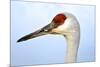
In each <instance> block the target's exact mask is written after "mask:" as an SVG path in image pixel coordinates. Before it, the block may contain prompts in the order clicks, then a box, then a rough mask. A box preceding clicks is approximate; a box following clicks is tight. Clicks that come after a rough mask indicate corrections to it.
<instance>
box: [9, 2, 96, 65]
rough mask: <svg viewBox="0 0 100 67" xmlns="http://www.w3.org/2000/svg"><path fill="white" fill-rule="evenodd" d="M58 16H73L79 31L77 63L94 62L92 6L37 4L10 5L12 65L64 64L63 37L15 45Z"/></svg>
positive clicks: (43, 38)
mask: <svg viewBox="0 0 100 67" xmlns="http://www.w3.org/2000/svg"><path fill="white" fill-rule="evenodd" d="M60 12H70V13H72V14H74V15H75V16H76V17H77V19H78V21H79V23H80V28H81V40H80V46H79V52H78V58H77V61H78V62H90V61H95V6H88V5H70V4H54V3H38V2H20V1H12V2H11V65H12V66H18V65H37V64H55V63H64V56H65V51H66V42H65V39H64V37H63V36H54V35H46V36H41V37H38V38H35V39H32V40H29V41H26V42H22V43H16V41H17V40H18V39H19V38H20V37H22V36H23V35H26V34H29V33H31V32H34V31H35V30H37V29H39V28H41V27H43V26H45V25H47V24H48V23H50V21H51V20H52V18H53V17H54V16H55V15H56V14H57V13H60Z"/></svg>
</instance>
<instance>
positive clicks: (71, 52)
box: [17, 12, 80, 63]
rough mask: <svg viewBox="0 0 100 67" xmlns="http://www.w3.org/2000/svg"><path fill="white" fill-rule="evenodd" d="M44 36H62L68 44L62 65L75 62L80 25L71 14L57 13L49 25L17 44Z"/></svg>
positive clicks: (23, 38)
mask: <svg viewBox="0 0 100 67" xmlns="http://www.w3.org/2000/svg"><path fill="white" fill-rule="evenodd" d="M46 34H54V35H57V34H58V35H63V36H64V37H65V39H66V41H67V44H68V45H67V46H68V47H67V48H66V49H67V52H66V53H67V54H66V56H65V59H64V60H65V61H64V63H74V62H77V53H78V47H79V41H80V25H79V23H78V20H77V19H76V17H75V16H74V15H73V14H71V13H67V12H63V13H58V14H57V15H55V17H54V18H53V20H52V21H51V23H50V24H48V25H47V26H44V27H43V28H41V29H39V30H37V31H35V32H33V33H30V34H28V35H26V36H24V37H22V38H20V39H19V40H18V41H17V42H22V41H26V40H28V39H32V38H35V37H38V36H42V35H46Z"/></svg>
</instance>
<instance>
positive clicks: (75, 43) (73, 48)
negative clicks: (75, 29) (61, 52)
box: [64, 33, 80, 63]
mask: <svg viewBox="0 0 100 67" xmlns="http://www.w3.org/2000/svg"><path fill="white" fill-rule="evenodd" d="M64 37H65V39H66V41H67V50H66V56H65V63H75V62H76V61H77V53H78V47H79V39H80V37H79V33H71V34H69V35H65V36H64Z"/></svg>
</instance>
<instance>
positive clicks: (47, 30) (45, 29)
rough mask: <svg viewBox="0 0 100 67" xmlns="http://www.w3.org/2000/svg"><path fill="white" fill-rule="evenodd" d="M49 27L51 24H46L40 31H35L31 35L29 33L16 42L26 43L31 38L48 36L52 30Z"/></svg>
mask: <svg viewBox="0 0 100 67" xmlns="http://www.w3.org/2000/svg"><path fill="white" fill-rule="evenodd" d="M51 25H52V24H48V25H47V26H45V27H43V28H42V29H40V30H37V31H35V32H33V33H30V34H28V35H26V36H24V37H22V38H20V39H19V40H18V41H17V42H22V41H26V40H29V39H32V38H35V37H38V36H42V35H46V34H49V33H50V31H51V29H52V26H51Z"/></svg>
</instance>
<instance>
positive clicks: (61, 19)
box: [53, 14, 67, 26]
mask: <svg viewBox="0 0 100 67" xmlns="http://www.w3.org/2000/svg"><path fill="white" fill-rule="evenodd" d="M66 19H67V17H66V16H65V15H64V14H58V15H56V16H55V17H54V19H53V22H54V24H55V25H57V26H59V25H62V24H63V23H64V21H65V20H66Z"/></svg>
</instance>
